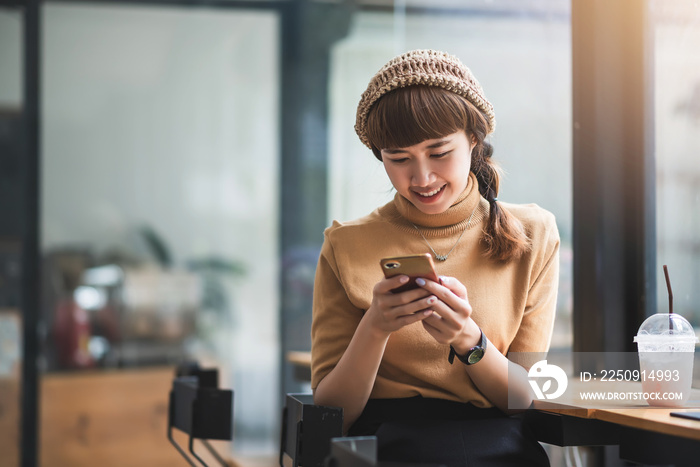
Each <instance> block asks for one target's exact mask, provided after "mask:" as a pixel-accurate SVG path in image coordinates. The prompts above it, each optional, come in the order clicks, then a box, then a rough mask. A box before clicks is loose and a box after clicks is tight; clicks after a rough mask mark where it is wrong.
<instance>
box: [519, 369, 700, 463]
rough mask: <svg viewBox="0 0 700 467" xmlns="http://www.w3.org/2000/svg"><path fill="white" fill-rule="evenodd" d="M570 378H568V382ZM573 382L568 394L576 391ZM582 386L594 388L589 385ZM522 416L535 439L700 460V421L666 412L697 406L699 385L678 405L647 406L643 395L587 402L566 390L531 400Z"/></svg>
mask: <svg viewBox="0 0 700 467" xmlns="http://www.w3.org/2000/svg"><path fill="white" fill-rule="evenodd" d="M570 384H571V383H570ZM580 386H581V385H577V382H573V384H572V385H571V387H570V389H567V393H568V394H578V391H579V389H580ZM614 388H615V389H614V390H616V391H617V390H620V391H626V392H637V391H641V383H635V382H630V383H619V384H617V385H616V386H614ZM586 389H587V390H591V389H593V390H595V388H591V386H590V385H589V386H587V387H586ZM534 408H535V409H536V410H533V411H530V412H528V414H527V418H528V419H529V420H530V422H531V426H532V427H533V428H534V430H535V432H536V434H537V437H538V439H540V441H543V442H546V443H549V444H556V445H559V446H596V445H619V446H620V457H621V458H623V459H626V460H631V461H634V462H640V463H645V464H675V465H676V466H685V465H688V466H691V465H692V466H697V465H700V421H695V420H688V419H684V418H678V417H673V416H671V412H700V390H697V389H693V390H692V392H691V396H690V400H689V401H688V402H687V404H686V405H685V407H683V408H661V407H651V406H649V405H648V404H647V403H646V402H645V401H643V400H642V401H639V402H628V403H626V402H619V401H617V402H615V403H611V402H598V403H588V402H583V401H581V400H575V399H573V398H572V397H571V396H570V397H568V398H566V397H562V400H557V401H555V402H554V401H535V402H534Z"/></svg>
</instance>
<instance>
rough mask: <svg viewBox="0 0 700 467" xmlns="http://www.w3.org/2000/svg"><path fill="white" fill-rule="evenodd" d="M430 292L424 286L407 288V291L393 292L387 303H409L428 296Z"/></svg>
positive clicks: (396, 304) (397, 304)
mask: <svg viewBox="0 0 700 467" xmlns="http://www.w3.org/2000/svg"><path fill="white" fill-rule="evenodd" d="M429 295H430V292H428V291H427V290H425V289H423V288H420V287H419V288H417V289H413V290H407V291H405V292H399V293H392V294H391V296H389V297H387V299H386V303H387V304H389V305H390V306H400V305H406V304H408V303H412V302H415V301H416V300H420V299H422V298H425V297H428V296H429Z"/></svg>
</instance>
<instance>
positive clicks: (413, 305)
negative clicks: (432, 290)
mask: <svg viewBox="0 0 700 467" xmlns="http://www.w3.org/2000/svg"><path fill="white" fill-rule="evenodd" d="M437 301H438V300H437V298H436V297H435V296H434V295H430V296H428V297H423V298H421V299H419V300H414V301H412V302H410V303H407V304H402V305H399V306H395V307H393V308H391V309H390V310H389V311H387V313H386V315H387V317H388V318H389V319H396V318H398V317H400V316H406V315H412V314H414V313H418V312H420V311H423V310H427V309H429V308H430V307H431V306H432V305H433V304H434V303H437Z"/></svg>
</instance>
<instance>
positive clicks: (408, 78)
mask: <svg viewBox="0 0 700 467" xmlns="http://www.w3.org/2000/svg"><path fill="white" fill-rule="evenodd" d="M415 84H423V85H428V86H438V87H441V88H443V89H446V90H448V91H452V92H454V93H455V94H459V95H460V96H462V97H464V98H465V99H467V100H468V101H469V102H471V103H472V104H474V105H475V106H476V108H478V109H479V110H481V112H482V113H483V114H484V116H485V117H486V119H487V120H488V123H489V131H488V134H491V133H493V131H494V130H495V129H496V116H495V114H494V112H493V106H492V105H491V103H490V102H489V101H488V100H487V99H486V96H485V95H484V90H483V89H482V88H481V85H480V84H479V82H478V81H477V80H476V78H475V77H474V75H473V74H472V72H471V71H470V70H469V68H467V67H466V66H464V64H463V63H462V62H460V61H459V59H458V58H457V57H455V56H453V55H450V54H447V53H445V52H438V51H436V50H412V51H410V52H407V53H405V54H403V55H399V56H398V57H395V58H393V59H391V61H389V63H387V64H386V65H384V66H383V67H382V68H381V69H380V70H379V71H378V72H377V74H376V75H374V77H373V78H372V79H371V80H370V82H369V85H368V86H367V89H366V90H365V92H364V93H362V97H361V98H360V103H359V104H358V106H357V117H356V120H355V132H356V133H357V136H359V137H360V140H361V141H362V142H363V143H364V145H365V146H367V147H368V148H370V149H371V148H372V146H371V144H370V142H369V140H368V139H367V114H368V113H369V111H370V109H371V108H372V106H373V105H374V103H375V102H377V100H379V98H380V97H382V96H383V95H384V94H386V93H388V92H389V91H393V90H394V89H397V88H402V87H406V86H411V85H415Z"/></svg>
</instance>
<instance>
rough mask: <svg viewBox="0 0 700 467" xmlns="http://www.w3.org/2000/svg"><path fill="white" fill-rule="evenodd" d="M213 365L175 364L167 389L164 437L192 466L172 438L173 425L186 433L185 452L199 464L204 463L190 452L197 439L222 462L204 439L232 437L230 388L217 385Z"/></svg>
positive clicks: (225, 463)
mask: <svg viewBox="0 0 700 467" xmlns="http://www.w3.org/2000/svg"><path fill="white" fill-rule="evenodd" d="M218 380H219V375H218V371H217V370H216V369H201V368H199V366H198V365H196V364H192V363H188V364H186V365H183V366H180V367H178V370H177V373H176V377H175V379H174V380H173V387H172V389H171V391H170V402H169V407H168V440H169V441H170V443H172V445H173V446H175V449H177V451H178V452H179V453H180V454H181V455H182V457H184V458H185V460H187V462H188V463H189V464H190V465H191V466H192V467H197V465H196V464H195V463H194V462H193V461H192V459H191V458H190V457H189V456H188V455H187V453H186V452H185V450H184V449H183V448H181V447H180V445H178V444H177V442H176V441H175V439H174V438H173V432H172V430H173V428H177V429H178V430H180V431H182V432H184V433H186V434H188V435H189V452H190V453H191V454H192V456H193V457H194V458H195V459H196V460H197V461H199V462H200V463H201V464H202V465H204V466H206V465H207V464H206V463H205V462H204V461H203V460H202V459H201V457H199V456H198V455H197V454H196V453H195V452H194V440H195V439H199V440H200V442H201V443H202V444H204V446H205V447H206V448H207V450H208V451H209V452H210V453H211V455H212V456H213V457H214V458H215V459H216V460H217V461H218V462H219V463H220V464H221V465H222V466H228V465H229V464H228V463H227V462H226V461H225V460H224V459H223V458H222V457H221V456H220V455H219V453H217V452H216V450H215V449H214V448H213V447H212V446H211V445H210V444H209V442H208V441H207V440H226V441H230V440H231V439H232V437H233V422H232V419H233V391H232V390H229V389H218Z"/></svg>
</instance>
